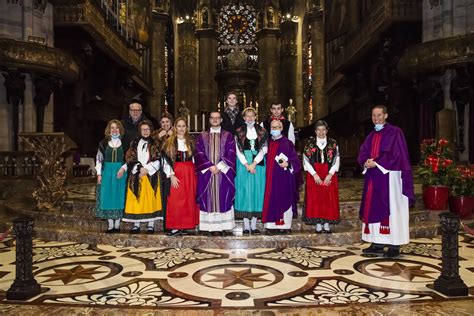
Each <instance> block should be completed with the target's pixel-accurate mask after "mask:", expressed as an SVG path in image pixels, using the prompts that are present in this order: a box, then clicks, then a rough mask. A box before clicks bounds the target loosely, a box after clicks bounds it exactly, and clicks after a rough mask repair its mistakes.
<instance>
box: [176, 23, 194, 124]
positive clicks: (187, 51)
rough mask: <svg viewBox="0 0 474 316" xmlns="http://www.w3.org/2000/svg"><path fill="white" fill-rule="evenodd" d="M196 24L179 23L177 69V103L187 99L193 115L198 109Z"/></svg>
mask: <svg viewBox="0 0 474 316" xmlns="http://www.w3.org/2000/svg"><path fill="white" fill-rule="evenodd" d="M194 31H195V30H194V24H193V23H192V22H190V21H185V22H183V23H181V24H178V43H179V44H178V56H179V57H178V63H177V70H176V103H179V102H181V101H185V102H186V105H187V106H188V107H189V108H190V109H191V115H194V114H196V113H197V110H198V98H199V91H198V84H199V82H198V80H197V67H198V64H197V43H196V42H197V41H196V38H195V36H194ZM175 114H176V113H175Z"/></svg>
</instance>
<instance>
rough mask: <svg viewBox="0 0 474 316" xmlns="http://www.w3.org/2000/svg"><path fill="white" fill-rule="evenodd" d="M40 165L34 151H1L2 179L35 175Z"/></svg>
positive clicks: (0, 175) (0, 176)
mask: <svg viewBox="0 0 474 316" xmlns="http://www.w3.org/2000/svg"><path fill="white" fill-rule="evenodd" d="M39 166H40V165H39V161H38V159H37V158H36V156H35V154H34V152H32V151H0V179H1V178H31V177H35V176H36V175H37V173H38V171H39Z"/></svg>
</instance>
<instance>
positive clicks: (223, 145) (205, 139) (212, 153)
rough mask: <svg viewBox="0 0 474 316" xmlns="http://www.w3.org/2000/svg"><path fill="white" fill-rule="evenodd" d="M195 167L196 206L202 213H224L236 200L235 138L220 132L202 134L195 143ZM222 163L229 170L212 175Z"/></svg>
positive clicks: (223, 131) (225, 132) (227, 133)
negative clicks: (215, 167) (214, 168)
mask: <svg viewBox="0 0 474 316" xmlns="http://www.w3.org/2000/svg"><path fill="white" fill-rule="evenodd" d="M194 159H195V167H196V173H197V178H198V184H197V194H196V197H197V203H198V204H199V208H200V210H201V211H204V212H208V213H211V212H219V213H225V212H227V211H229V210H230V209H231V207H232V204H233V203H234V196H235V186H234V178H235V159H236V152H235V142H234V136H233V135H232V134H231V133H229V132H227V131H225V130H223V129H221V132H220V133H210V132H209V131H206V132H202V133H201V135H199V136H198V138H197V139H196V155H195V156H194ZM221 161H223V162H224V163H225V164H226V165H227V166H229V170H228V171H227V173H223V172H219V173H218V174H217V175H213V174H212V173H211V171H210V170H207V171H206V172H204V173H202V172H201V171H202V170H205V169H208V168H210V167H212V166H214V165H217V164H218V163H219V162H221Z"/></svg>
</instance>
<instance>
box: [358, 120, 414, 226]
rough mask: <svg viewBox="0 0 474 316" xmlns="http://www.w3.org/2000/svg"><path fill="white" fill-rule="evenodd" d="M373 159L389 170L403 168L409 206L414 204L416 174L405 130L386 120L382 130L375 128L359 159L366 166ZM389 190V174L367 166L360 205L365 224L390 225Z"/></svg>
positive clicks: (363, 145) (403, 188)
mask: <svg viewBox="0 0 474 316" xmlns="http://www.w3.org/2000/svg"><path fill="white" fill-rule="evenodd" d="M369 158H373V159H374V161H375V162H377V163H378V164H379V165H380V166H382V167H383V168H385V169H387V170H389V171H401V177H402V193H403V195H405V196H406V197H408V201H409V205H410V206H413V204H414V203H415V193H414V190H413V177H412V173H411V165H410V157H409V156H408V150H407V145H406V142H405V137H404V136H403V132H402V130H401V129H400V128H398V127H396V126H393V125H391V124H389V123H385V125H384V128H383V129H382V130H380V131H378V132H376V131H372V132H371V133H370V134H369V136H367V138H366V139H365V141H364V143H363V144H362V145H361V147H360V152H359V156H358V158H357V161H358V162H359V164H360V165H361V166H362V167H364V164H365V162H366V161H367V159H369ZM389 190H390V188H389V173H386V174H383V173H382V171H380V169H379V168H377V167H374V168H369V169H367V172H366V173H365V182H364V191H363V193H362V202H361V205H360V218H361V219H362V221H363V222H364V223H365V224H373V223H382V225H387V226H388V224H389V223H388V219H389V216H390V198H389Z"/></svg>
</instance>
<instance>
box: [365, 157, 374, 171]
mask: <svg viewBox="0 0 474 316" xmlns="http://www.w3.org/2000/svg"><path fill="white" fill-rule="evenodd" d="M375 166H376V164H375V161H374V159H373V158H369V159H367V161H366V162H365V163H364V167H365V168H367V169H370V168H375Z"/></svg>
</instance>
